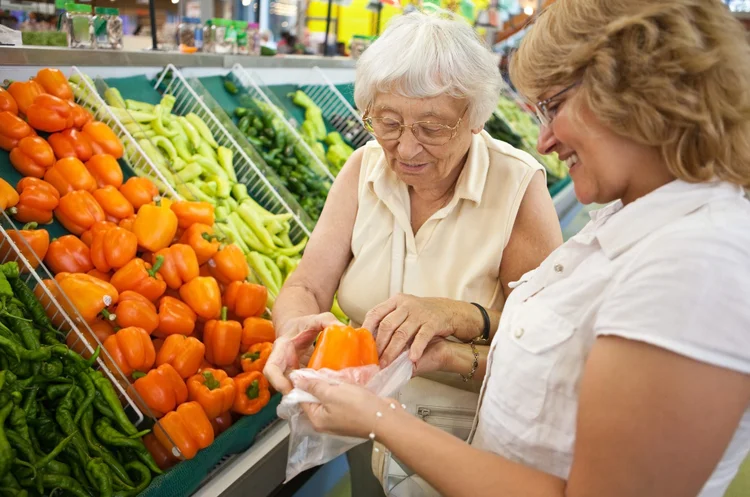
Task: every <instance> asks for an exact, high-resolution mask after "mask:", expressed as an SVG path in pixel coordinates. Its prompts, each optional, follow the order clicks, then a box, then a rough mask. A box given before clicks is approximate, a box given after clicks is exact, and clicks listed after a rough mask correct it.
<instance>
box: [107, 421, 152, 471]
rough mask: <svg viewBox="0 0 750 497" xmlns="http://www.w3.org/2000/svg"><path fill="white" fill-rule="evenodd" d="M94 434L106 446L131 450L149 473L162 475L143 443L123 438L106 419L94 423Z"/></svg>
mask: <svg viewBox="0 0 750 497" xmlns="http://www.w3.org/2000/svg"><path fill="white" fill-rule="evenodd" d="M94 433H96V436H97V438H99V440H101V441H102V442H103V443H104V444H106V445H111V446H112V447H119V448H126V449H131V450H133V451H134V452H135V454H136V456H137V457H138V459H140V460H141V461H142V462H143V463H144V464H145V465H146V466H148V468H149V469H150V470H151V471H153V472H154V473H156V474H161V473H162V471H161V469H159V466H158V465H157V464H156V461H154V458H153V456H152V455H151V453H150V452H149V451H148V449H147V448H146V446H145V445H143V442H141V441H140V440H132V439H130V438H127V437H125V436H123V435H122V434H121V433H120V432H119V431H117V430H116V429H115V428H114V427H113V426H112V424H111V422H110V421H109V420H108V419H107V418H100V419H98V420H97V421H95V422H94Z"/></svg>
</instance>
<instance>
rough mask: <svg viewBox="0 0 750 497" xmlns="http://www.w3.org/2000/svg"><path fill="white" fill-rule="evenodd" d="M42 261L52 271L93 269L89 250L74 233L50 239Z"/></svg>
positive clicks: (76, 271)
mask: <svg viewBox="0 0 750 497" xmlns="http://www.w3.org/2000/svg"><path fill="white" fill-rule="evenodd" d="M44 263H45V264H46V265H47V267H48V268H49V269H50V271H52V272H53V273H55V274H57V273H87V272H89V271H91V270H92V269H94V265H93V264H92V263H91V251H90V250H89V248H88V247H87V246H86V244H85V243H83V242H82V241H81V239H80V238H78V237H77V236H75V235H65V236H61V237H60V238H56V239H55V240H52V243H50V244H49V250H47V255H46V256H45V257H44Z"/></svg>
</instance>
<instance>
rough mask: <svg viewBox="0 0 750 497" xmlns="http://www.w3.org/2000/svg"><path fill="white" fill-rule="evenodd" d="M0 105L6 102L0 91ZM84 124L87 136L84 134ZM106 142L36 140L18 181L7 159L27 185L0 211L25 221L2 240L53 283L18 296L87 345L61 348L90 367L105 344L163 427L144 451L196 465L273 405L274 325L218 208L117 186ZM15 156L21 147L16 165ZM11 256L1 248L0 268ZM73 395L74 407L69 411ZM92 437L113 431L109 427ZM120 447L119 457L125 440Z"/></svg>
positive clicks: (2, 200) (1, 187)
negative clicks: (269, 368) (202, 454)
mask: <svg viewBox="0 0 750 497" xmlns="http://www.w3.org/2000/svg"><path fill="white" fill-rule="evenodd" d="M66 85H67V83H66ZM0 102H15V98H14V97H12V95H10V94H8V95H5V94H0ZM16 105H18V104H16ZM3 112H9V111H3ZM20 121H21V123H23V124H25V125H28V124H27V123H25V122H24V121H23V120H20ZM99 124H101V123H95V122H89V123H87V124H85V125H84V127H83V128H82V129H80V130H79V129H78V128H67V129H66V130H64V131H63V132H60V133H59V134H61V135H62V134H63V133H67V134H68V135H75V136H74V138H75V137H78V138H80V136H82V135H88V137H89V138H90V137H91V136H99V135H97V134H96V133H100V134H103V133H104V130H99V129H97V128H98V127H99ZM90 125H94V128H95V129H94V131H92V132H91V133H88V132H87V126H90ZM32 129H33V128H32ZM107 132H108V133H109V134H111V135H112V137H113V139H112V140H111V141H110V142H108V143H106V144H105V145H106V149H97V150H91V151H90V152H89V150H88V149H87V148H86V147H85V146H78V145H77V144H76V143H71V144H70V145H71V146H64V144H65V143H67V142H65V141H64V140H60V141H59V142H58V141H57V140H58V139H57V138H53V136H55V135H54V134H53V135H50V136H49V137H48V138H47V139H46V140H45V139H43V138H41V137H39V136H36V135H32V137H33V138H35V139H37V140H38V141H39V146H40V147H42V146H44V147H47V148H45V153H46V154H48V155H50V156H51V158H49V157H47V159H48V160H46V161H41V160H38V159H34V158H32V159H34V162H33V165H34V166H38V169H36V170H34V169H32V168H29V169H27V170H26V169H25V170H24V171H21V169H20V168H19V166H17V165H16V163H15V162H14V166H15V167H16V168H17V169H19V171H21V172H22V174H25V175H26V177H24V178H23V179H22V180H21V181H20V182H19V183H18V185H17V187H16V188H13V187H12V186H11V185H9V184H8V183H7V182H5V181H4V180H2V179H0V208H2V209H4V210H6V212H8V213H9V214H11V215H12V216H14V217H16V219H17V220H19V221H21V222H24V223H26V224H25V225H24V227H23V229H20V230H9V231H8V234H9V236H10V237H11V239H13V240H14V242H15V244H16V245H17V247H18V248H20V249H21V252H22V255H23V256H24V257H25V258H26V259H27V260H28V261H29V262H30V263H31V265H32V266H36V265H38V264H39V263H40V262H44V264H45V266H47V268H48V269H49V270H50V271H51V272H52V274H54V281H53V280H43V281H42V282H41V284H40V285H38V286H37V287H36V288H35V289H34V290H33V292H32V291H31V290H28V289H27V290H28V292H29V293H30V294H31V296H32V298H34V296H35V297H36V299H38V301H39V302H41V309H42V316H41V317H40V319H41V318H42V317H43V319H44V320H46V321H47V322H49V323H50V324H49V327H50V330H51V329H52V328H53V327H58V328H59V327H60V326H62V325H63V324H64V317H63V316H62V315H61V314H60V313H57V312H54V309H55V306H54V305H51V303H50V302H49V296H48V295H52V296H53V298H55V299H56V301H57V302H58V303H59V305H61V307H62V308H63V310H64V311H66V314H67V315H68V316H70V318H71V319H72V320H73V321H74V322H76V324H77V325H78V328H79V330H81V335H82V338H83V340H81V339H79V337H78V335H76V334H74V333H71V334H69V335H68V336H67V339H66V343H67V347H66V346H61V347H62V348H65V349H66V350H67V349H68V347H70V349H71V350H72V351H73V352H71V353H78V354H80V355H81V356H83V357H84V358H87V359H89V360H91V359H90V357H89V356H90V353H89V352H88V350H89V347H86V346H85V343H88V344H89V345H90V346H92V347H96V346H97V345H98V344H103V347H104V348H105V349H106V350H107V352H108V354H107V355H106V357H103V358H102V359H103V360H104V361H105V363H107V365H108V367H110V368H112V369H114V368H115V367H117V368H118V369H119V370H120V371H121V372H122V373H123V374H124V375H126V376H127V377H129V379H130V381H131V383H132V386H131V389H132V393H133V395H132V397H133V398H134V399H135V400H136V402H138V403H140V407H141V408H142V409H143V411H144V412H146V413H147V414H151V415H152V416H153V417H156V418H160V423H159V424H158V425H156V428H155V429H154V433H152V434H149V435H148V436H147V437H144V443H145V444H146V446H148V449H149V451H150V453H152V454H153V457H154V458H155V459H156V460H157V461H158V464H159V465H160V466H161V467H162V468H166V467H169V466H170V465H172V464H174V463H175V462H177V459H176V458H175V457H174V455H172V448H173V443H174V445H175V446H176V447H177V448H178V449H179V450H180V452H181V454H182V456H183V457H185V458H190V457H193V456H194V455H195V453H196V452H197V450H199V449H201V448H204V447H206V446H207V445H208V444H210V443H211V442H212V441H213V438H214V436H215V435H217V434H218V432H219V431H221V430H222V429H226V427H227V426H228V425H229V424H231V421H232V418H233V416H234V417H236V416H241V415H248V414H253V413H255V412H258V411H259V410H260V409H261V408H262V407H263V406H265V405H266V404H267V403H268V401H269V398H270V392H269V386H268V382H267V381H266V380H265V378H263V375H262V373H261V371H262V369H263V366H264V364H265V361H266V359H267V357H268V355H269V354H270V350H271V347H272V342H273V340H274V339H275V333H274V330H273V325H272V324H271V322H270V321H269V320H267V319H264V318H263V317H261V316H263V315H264V313H265V312H266V304H267V302H268V291H267V289H266V288H265V287H263V286H261V285H258V284H255V283H252V282H250V281H248V279H249V277H250V268H249V266H248V262H247V260H246V257H245V254H244V253H243V250H242V249H241V248H240V247H239V246H238V245H237V244H234V243H227V242H228V241H227V240H225V239H223V238H221V237H220V236H218V235H217V233H216V232H215V231H214V228H213V226H214V225H216V224H217V223H216V216H215V206H214V204H213V203H209V202H185V201H177V202H172V201H170V200H168V199H163V198H160V197H159V189H158V187H157V185H156V184H154V183H153V182H152V181H150V180H149V179H148V178H144V177H133V178H130V179H128V180H127V181H124V182H123V172H122V169H121V168H120V166H119V164H118V162H117V160H116V159H117V158H119V157H121V156H122V145H121V143H120V141H119V139H118V138H117V137H116V136H115V135H114V133H112V131H111V130H109V128H107ZM63 138H64V137H63ZM19 141H23V139H21V140H19ZM35 141H36V140H35ZM94 142H95V140H93V139H89V140H88V141H84V142H83V143H84V145H86V144H89V145H91V144H92V143H94ZM96 143H99V142H96ZM100 146H101V144H100ZM16 148H22V147H21V144H20V143H19V144H17V145H16V146H15V147H14V148H13V149H12V150H11V156H12V155H13V150H15V149H16ZM118 149H119V153H118ZM21 151H22V152H24V150H23V149H22V150H21ZM24 153H25V154H26V153H27V152H24ZM37 155H38V156H43V155H44V154H39V153H38V154H37ZM19 164H22V163H21V162H19ZM246 205H247V204H246ZM241 207H242V206H240V208H241ZM53 217H55V218H56V219H57V220H58V221H59V222H60V223H61V224H62V225H63V226H64V227H65V228H66V229H67V230H68V231H69V232H70V234H68V235H64V236H61V237H59V238H57V239H54V240H50V237H49V233H48V232H47V231H46V230H45V229H43V228H42V227H41V225H43V224H45V223H49V222H50V221H51V220H52V218H53ZM22 239H23V240H22ZM23 241H25V242H26V243H23ZM14 257H17V256H16V254H15V253H14V252H12V251H11V250H10V247H9V244H4V245H3V249H2V253H0V258H1V259H0V260H12V259H13V258H14ZM0 283H1V282H0ZM43 287H46V289H47V290H48V292H49V294H48V293H47V292H45V291H44V289H43ZM0 290H2V286H1V285H0ZM62 294H64V295H65V297H67V298H62ZM44 310H47V311H48V312H49V315H44ZM0 331H2V329H0ZM50 333H51V331H50ZM2 347H3V342H2V337H1V336H0V349H1V348H2ZM27 347H28V345H27ZM24 357H26V356H23V357H21V359H24ZM217 385H218V386H217ZM76 392H77V391H76ZM76 392H74V393H71V394H70V396H69V402H73V403H76V404H78V399H77V395H78V394H77V393H76ZM136 394H137V395H136ZM230 394H231V395H230ZM170 395H171V397H170ZM185 413H188V414H187V415H185ZM200 413H203V414H202V416H201V415H200ZM183 418H184V419H183ZM204 421H205V422H204ZM94 430H95V432H96V434H97V435H98V434H99V431H101V432H102V434H107V433H109V434H112V433H111V426H109V425H106V424H105V423H97V424H95V426H94ZM129 435H132V434H126V435H124V436H122V437H121V438H123V439H127V436H129ZM115 439H116V440H117V443H120V444H121V445H119V446H121V447H128V445H127V444H129V443H130V442H129V441H127V440H126V441H121V440H119V438H117V437H115ZM1 441H2V440H1V439H0V442H1ZM73 443H75V442H73ZM139 443H140V442H139ZM0 459H1V458H0ZM126 467H127V465H126ZM126 476H127V475H126ZM0 485H1V484H0ZM102 494H106V492H104V491H102Z"/></svg>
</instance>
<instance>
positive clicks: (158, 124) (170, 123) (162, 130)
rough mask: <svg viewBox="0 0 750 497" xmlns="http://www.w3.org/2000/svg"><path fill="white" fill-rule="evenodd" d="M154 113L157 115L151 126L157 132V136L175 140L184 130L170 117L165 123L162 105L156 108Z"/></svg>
mask: <svg viewBox="0 0 750 497" xmlns="http://www.w3.org/2000/svg"><path fill="white" fill-rule="evenodd" d="M154 112H155V113H156V115H155V116H152V118H153V119H152V121H151V126H152V127H153V128H154V131H156V134H157V135H161V136H164V137H167V138H174V137H175V136H177V135H179V134H180V132H181V131H182V129H181V128H180V127H179V125H178V124H176V121H175V120H174V118H172V117H171V116H169V117H168V118H167V119H166V122H165V118H164V113H163V109H162V107H161V104H159V105H157V106H156V107H154Z"/></svg>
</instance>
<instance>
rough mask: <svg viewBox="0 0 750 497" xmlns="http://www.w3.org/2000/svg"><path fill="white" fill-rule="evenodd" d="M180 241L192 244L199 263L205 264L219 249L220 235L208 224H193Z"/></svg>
mask: <svg viewBox="0 0 750 497" xmlns="http://www.w3.org/2000/svg"><path fill="white" fill-rule="evenodd" d="M180 243H184V244H186V245H190V246H191V247H193V250H194V251H195V255H196V257H197V258H198V264H204V263H206V262H208V260H209V259H211V258H212V257H213V256H214V254H216V252H218V251H219V237H218V236H217V235H215V234H214V229H213V228H212V227H211V226H209V225H207V224H200V223H198V224H193V225H192V226H190V227H189V228H187V229H186V230H185V233H183V234H182V236H181V237H180Z"/></svg>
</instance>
